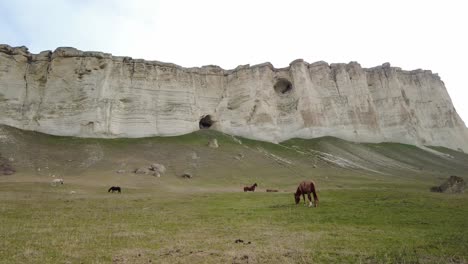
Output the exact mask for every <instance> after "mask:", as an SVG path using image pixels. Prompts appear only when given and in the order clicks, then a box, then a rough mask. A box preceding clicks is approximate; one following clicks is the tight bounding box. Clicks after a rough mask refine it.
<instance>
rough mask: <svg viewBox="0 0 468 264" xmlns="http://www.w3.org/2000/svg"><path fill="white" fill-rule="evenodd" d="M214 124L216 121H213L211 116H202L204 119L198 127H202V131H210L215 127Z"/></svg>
mask: <svg viewBox="0 0 468 264" xmlns="http://www.w3.org/2000/svg"><path fill="white" fill-rule="evenodd" d="M213 123H214V121H213V119H211V116H210V115H205V116H202V118H201V119H200V122H199V123H198V126H199V127H200V129H208V128H210V127H211V126H212V125H213Z"/></svg>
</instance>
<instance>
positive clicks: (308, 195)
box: [307, 193, 312, 207]
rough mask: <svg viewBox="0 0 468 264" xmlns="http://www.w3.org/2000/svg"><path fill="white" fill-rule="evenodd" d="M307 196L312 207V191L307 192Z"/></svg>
mask: <svg viewBox="0 0 468 264" xmlns="http://www.w3.org/2000/svg"><path fill="white" fill-rule="evenodd" d="M307 198H308V199H309V207H312V197H311V196H310V193H308V194H307Z"/></svg>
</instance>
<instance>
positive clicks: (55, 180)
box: [51, 179, 63, 186]
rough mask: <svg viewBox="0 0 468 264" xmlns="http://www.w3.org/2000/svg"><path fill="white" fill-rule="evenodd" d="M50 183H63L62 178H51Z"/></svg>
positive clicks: (53, 184)
mask: <svg viewBox="0 0 468 264" xmlns="http://www.w3.org/2000/svg"><path fill="white" fill-rule="evenodd" d="M51 184H52V186H56V185H57V184H63V179H53V180H52V182H51Z"/></svg>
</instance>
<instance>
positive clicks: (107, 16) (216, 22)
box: [0, 0, 468, 122]
mask: <svg viewBox="0 0 468 264" xmlns="http://www.w3.org/2000/svg"><path fill="white" fill-rule="evenodd" d="M465 2H468V1H465V0H459V1H457V0H451V1H448V0H446V1H442V0H441V1H432V0H424V1H423V0H411V1H410V0H393V1H388V0H385V1H379V0H353V1H350V0H319V1H315V0H304V1H302V0H277V1H275V0H264V1H263V0H233V1H223V0H186V1H183V0H167V1H150V0H147V1H146V0H141V1H138V0H133V1H131V0H115V1H113V0H96V1H92V0H41V1H36V0H30V1H27V0H14V1H13V0H0V43H6V44H9V45H11V46H22V45H24V46H27V47H28V48H29V50H30V51H31V52H33V53H38V52H40V51H42V50H54V49H55V48H57V47H59V46H72V47H76V48H78V49H81V50H94V51H104V52H108V53H112V54H114V55H121V56H130V57H133V58H144V59H147V60H160V61H165V62H172V63H175V64H179V65H181V66H184V67H191V66H202V65H208V64H215V65H219V66H221V67H223V68H225V69H231V68H235V67H236V66H237V65H241V64H252V65H253V64H257V63H263V62H266V61H269V62H271V63H273V65H274V66H275V67H285V66H288V65H289V63H290V62H291V61H293V60H295V59H297V58H303V59H304V60H305V61H308V62H315V61H319V60H324V61H327V62H329V63H335V62H344V63H347V62H350V61H357V62H359V63H360V64H361V65H362V66H363V67H373V66H377V65H381V64H382V63H384V62H390V63H391V64H392V65H393V66H398V67H401V68H403V69H405V70H413V69H417V68H422V69H428V70H432V71H433V72H435V73H438V74H439V75H440V76H441V78H442V80H443V81H444V82H445V85H446V87H447V90H448V92H449V94H450V96H451V97H452V100H453V103H454V105H455V108H456V110H457V112H458V113H459V114H460V115H461V117H462V118H463V120H464V121H465V122H468V87H467V86H468V85H467V82H466V79H467V77H466V76H467V72H468V71H467V67H466V66H465V64H467V63H468V36H467V32H468V15H467V14H468V8H467V4H466V3H465Z"/></svg>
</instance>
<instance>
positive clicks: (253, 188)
mask: <svg viewBox="0 0 468 264" xmlns="http://www.w3.org/2000/svg"><path fill="white" fill-rule="evenodd" d="M255 187H257V183H254V185H252V186H250V187H248V186H246V187H244V192H255Z"/></svg>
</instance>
